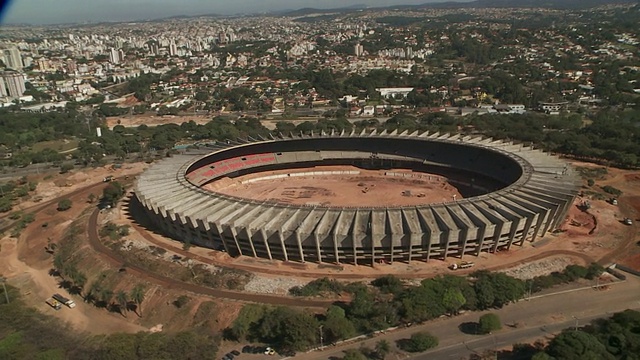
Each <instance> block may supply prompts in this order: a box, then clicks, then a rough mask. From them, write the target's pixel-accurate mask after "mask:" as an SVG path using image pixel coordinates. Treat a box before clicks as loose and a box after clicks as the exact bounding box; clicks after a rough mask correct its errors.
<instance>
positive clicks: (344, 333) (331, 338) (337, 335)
mask: <svg viewBox="0 0 640 360" xmlns="http://www.w3.org/2000/svg"><path fill="white" fill-rule="evenodd" d="M322 332H323V335H324V337H325V339H326V341H327V342H335V341H338V340H341V339H348V338H350V337H352V336H354V335H355V334H356V329H355V327H354V326H353V323H352V322H351V321H350V320H349V319H347V318H346V316H345V311H344V309H342V308H341V307H339V306H335V305H332V306H330V307H329V309H328V310H327V314H326V320H325V321H324V324H323V330H322Z"/></svg>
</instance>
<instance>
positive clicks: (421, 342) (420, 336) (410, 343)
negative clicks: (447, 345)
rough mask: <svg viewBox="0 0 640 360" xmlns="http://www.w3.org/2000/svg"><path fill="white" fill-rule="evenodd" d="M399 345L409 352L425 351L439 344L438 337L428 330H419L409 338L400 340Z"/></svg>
mask: <svg viewBox="0 0 640 360" xmlns="http://www.w3.org/2000/svg"><path fill="white" fill-rule="evenodd" d="M398 346H399V347H400V348H401V349H402V350H404V351H408V352H423V351H427V350H429V349H431V348H434V347H436V346H438V338H436V337H435V336H433V335H431V334H429V333H428V332H417V333H413V334H412V335H411V338H409V339H402V340H399V341H398Z"/></svg>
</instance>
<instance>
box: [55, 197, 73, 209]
mask: <svg viewBox="0 0 640 360" xmlns="http://www.w3.org/2000/svg"><path fill="white" fill-rule="evenodd" d="M71 205H72V202H71V200H69V199H62V200H60V201H58V211H66V210H69V209H71Z"/></svg>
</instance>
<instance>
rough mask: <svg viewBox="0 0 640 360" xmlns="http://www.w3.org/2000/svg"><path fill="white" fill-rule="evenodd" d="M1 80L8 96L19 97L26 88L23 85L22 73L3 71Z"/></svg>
mask: <svg viewBox="0 0 640 360" xmlns="http://www.w3.org/2000/svg"><path fill="white" fill-rule="evenodd" d="M2 80H3V81H4V85H5V86H6V88H7V93H8V94H9V96H10V97H14V98H19V97H20V96H22V94H24V92H25V90H26V88H25V86H24V82H25V77H24V74H20V73H18V72H15V71H5V72H4V73H2Z"/></svg>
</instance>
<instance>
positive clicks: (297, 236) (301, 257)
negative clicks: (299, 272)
mask: <svg viewBox="0 0 640 360" xmlns="http://www.w3.org/2000/svg"><path fill="white" fill-rule="evenodd" d="M296 241H297V242H298V251H299V252H300V261H301V262H304V252H303V251H302V240H301V239H300V233H299V232H297V231H296Z"/></svg>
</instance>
